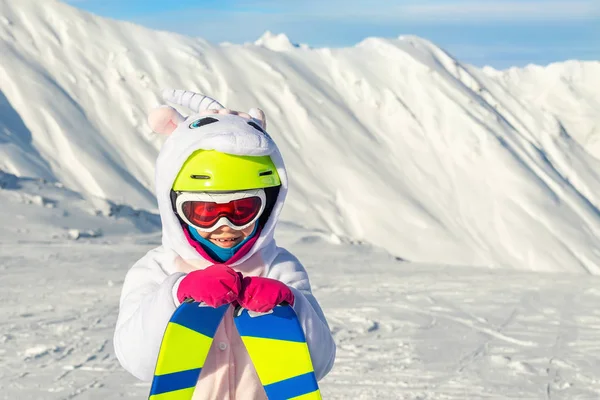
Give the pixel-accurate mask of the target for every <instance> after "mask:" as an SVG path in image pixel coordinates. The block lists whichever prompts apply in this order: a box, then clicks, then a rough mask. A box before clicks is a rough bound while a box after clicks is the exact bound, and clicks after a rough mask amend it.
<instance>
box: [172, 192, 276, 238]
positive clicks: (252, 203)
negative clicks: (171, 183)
mask: <svg viewBox="0 0 600 400" xmlns="http://www.w3.org/2000/svg"><path fill="white" fill-rule="evenodd" d="M266 199H267V198H266V195H265V191H264V190H263V189H256V190H244V191H237V192H230V193H207V192H180V193H178V194H177V199H176V200H175V207H176V209H177V213H178V214H179V216H180V217H181V219H183V220H184V221H185V223H186V224H188V225H191V226H193V227H194V228H196V229H197V230H199V231H202V232H212V231H214V230H216V229H217V228H220V227H221V226H223V225H227V226H229V227H230V228H232V229H236V230H242V229H245V228H247V227H249V226H250V225H252V224H253V223H254V222H256V220H257V219H258V218H259V217H260V216H261V214H262V213H263V211H264V210H265V206H266Z"/></svg>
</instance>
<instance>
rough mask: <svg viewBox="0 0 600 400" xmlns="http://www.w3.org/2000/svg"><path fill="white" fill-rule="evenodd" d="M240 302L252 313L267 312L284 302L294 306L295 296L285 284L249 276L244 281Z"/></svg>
mask: <svg viewBox="0 0 600 400" xmlns="http://www.w3.org/2000/svg"><path fill="white" fill-rule="evenodd" d="M238 301H239V303H240V305H241V306H242V307H244V308H246V309H248V310H250V311H256V312H267V311H271V310H272V309H273V308H275V306H277V305H279V304H281V303H283V302H287V303H289V304H290V305H294V294H293V293H292V291H291V290H290V288H289V287H288V286H287V285H286V284H285V283H283V282H281V281H278V280H276V279H270V278H263V277H260V276H247V277H245V278H244V280H243V281H242V292H241V294H240V298H239V300H238Z"/></svg>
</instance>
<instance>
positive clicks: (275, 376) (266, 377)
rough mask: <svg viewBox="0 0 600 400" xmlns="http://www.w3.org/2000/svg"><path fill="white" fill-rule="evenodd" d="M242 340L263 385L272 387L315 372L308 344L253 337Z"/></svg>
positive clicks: (245, 337) (244, 337) (243, 337)
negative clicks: (286, 380) (274, 384)
mask: <svg viewBox="0 0 600 400" xmlns="http://www.w3.org/2000/svg"><path fill="white" fill-rule="evenodd" d="M242 340H243V342H244V345H245V346H246V349H247V350H248V353H249V354H250V357H251V358H252V361H253V363H254V367H255V369H256V372H257V374H258V377H259V378H260V381H261V383H262V384H263V385H270V384H272V383H275V382H279V381H283V380H285V379H289V378H293V377H295V376H298V375H303V374H306V373H309V372H313V370H314V369H313V366H312V362H311V359H310V352H309V350H308V345H307V344H306V343H302V342H290V341H286V340H277V339H265V338H257V337H251V336H242ZM258 355H260V356H258ZM282 366H285V368H282Z"/></svg>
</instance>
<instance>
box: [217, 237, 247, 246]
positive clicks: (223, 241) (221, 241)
mask: <svg viewBox="0 0 600 400" xmlns="http://www.w3.org/2000/svg"><path fill="white" fill-rule="evenodd" d="M240 239H241V238H240V237H231V238H211V239H210V240H211V242H213V243H215V244H217V245H219V246H221V247H233V246H235V245H236V244H237V243H238V242H239V240H240Z"/></svg>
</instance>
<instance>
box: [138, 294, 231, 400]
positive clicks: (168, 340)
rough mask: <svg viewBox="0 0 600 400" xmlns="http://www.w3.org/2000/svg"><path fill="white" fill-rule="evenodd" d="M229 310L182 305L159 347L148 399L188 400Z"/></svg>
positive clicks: (195, 304) (186, 303)
mask: <svg viewBox="0 0 600 400" xmlns="http://www.w3.org/2000/svg"><path fill="white" fill-rule="evenodd" d="M228 308H229V304H226V305H223V306H221V307H219V308H213V307H208V306H206V305H203V304H201V303H198V302H195V301H188V302H184V303H182V304H181V305H180V306H179V307H178V308H177V309H176V310H175V312H174V313H173V315H172V316H171V319H170V320H169V323H168V324H167V327H166V329H165V333H164V336H163V339H162V342H161V345H160V350H159V353H158V360H157V362H156V367H155V370H154V378H153V380H152V386H151V388H150V395H149V397H148V399H149V400H189V399H191V398H192V396H193V393H194V389H195V387H196V383H197V382H198V378H199V376H200V372H202V367H203V366H204V361H205V360H206V356H207V355H208V351H209V350H210V347H211V345H212V342H213V338H214V336H215V333H216V331H217V328H218V327H219V324H220V323H221V320H222V319H223V316H224V315H225V312H226V311H227V309H228Z"/></svg>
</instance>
